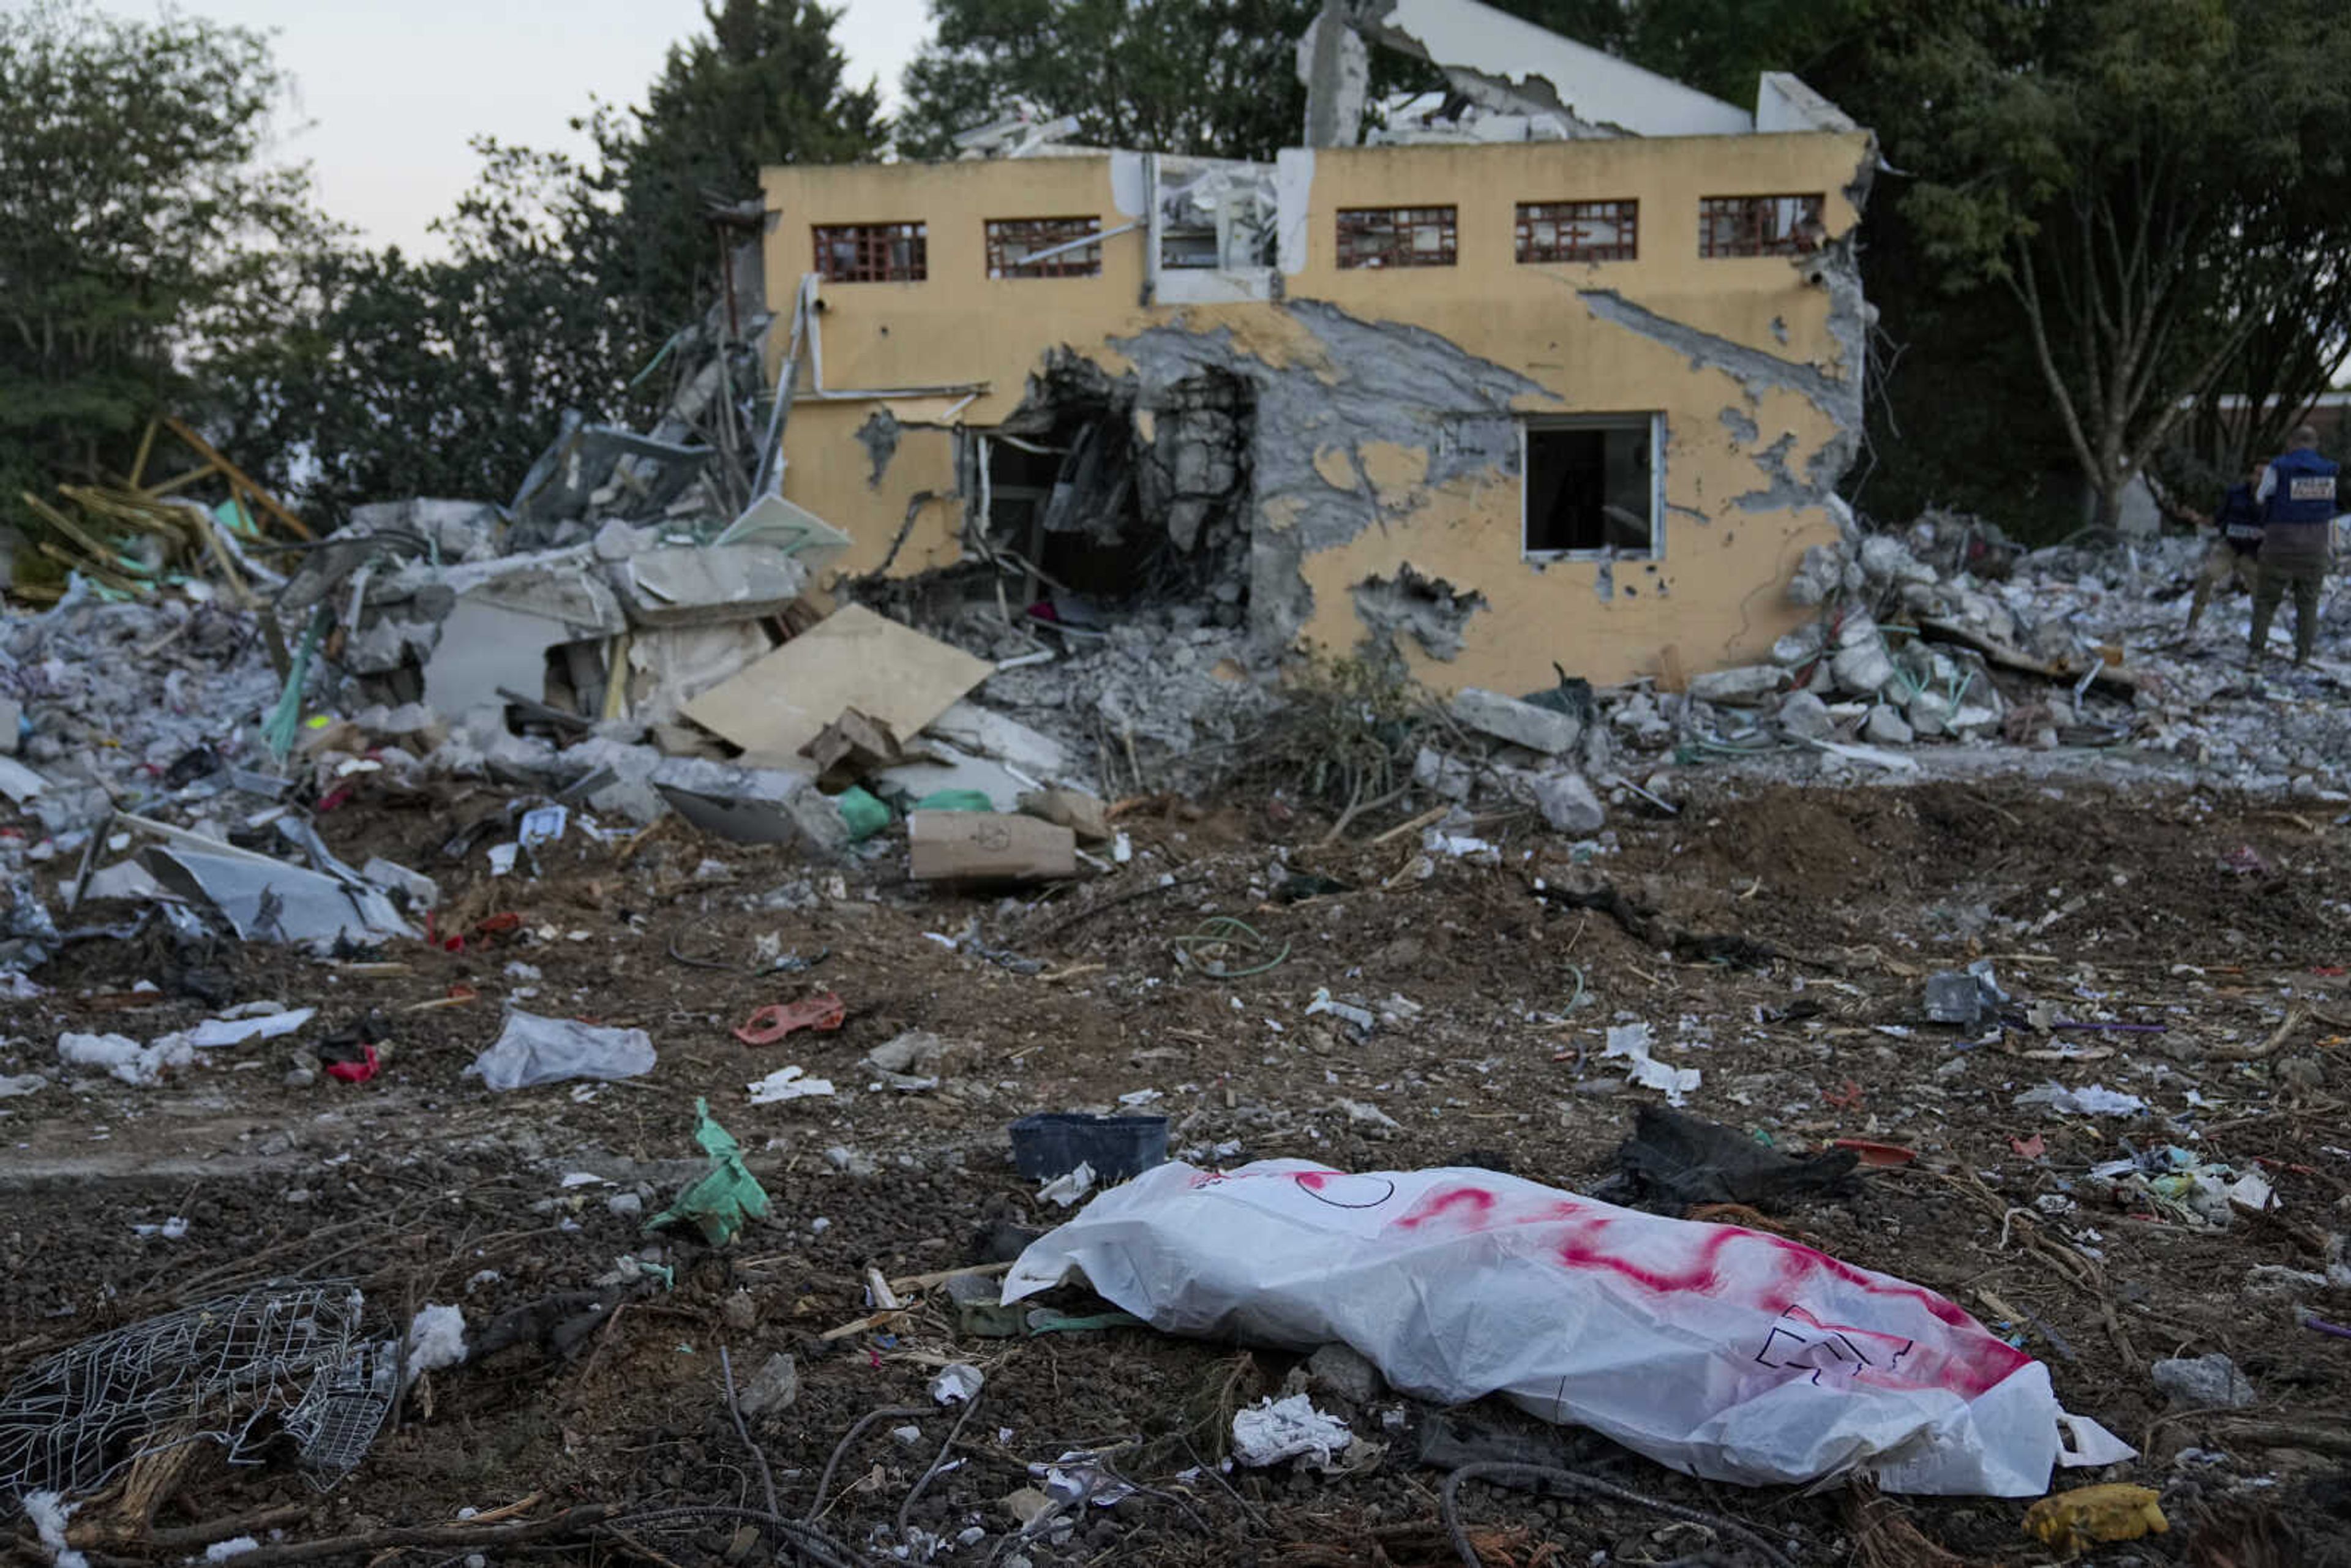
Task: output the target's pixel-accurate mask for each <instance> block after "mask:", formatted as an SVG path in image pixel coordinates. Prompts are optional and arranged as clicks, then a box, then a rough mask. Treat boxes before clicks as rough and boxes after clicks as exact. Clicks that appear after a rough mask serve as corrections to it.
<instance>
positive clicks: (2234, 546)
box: [2180, 463, 2262, 637]
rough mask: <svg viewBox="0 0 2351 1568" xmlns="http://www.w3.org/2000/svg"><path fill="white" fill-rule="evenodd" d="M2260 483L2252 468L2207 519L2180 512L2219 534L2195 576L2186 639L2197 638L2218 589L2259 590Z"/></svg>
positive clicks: (2258, 467)
mask: <svg viewBox="0 0 2351 1568" xmlns="http://www.w3.org/2000/svg"><path fill="white" fill-rule="evenodd" d="M2261 482H2262V465H2260V464H2259V463H2256V464H2253V465H2252V466H2251V467H2249V468H2247V469H2246V470H2245V482H2244V483H2243V484H2241V485H2231V486H2229V489H2228V493H2227V494H2226V495H2224V496H2222V497H2220V509H2219V510H2218V511H2216V512H2214V513H2213V514H2212V515H2211V516H2210V517H2205V516H2203V515H2201V514H2200V513H2198V512H2193V511H2189V510H2188V509H2187V508H2184V507H2183V508H2180V515H2182V516H2185V517H2189V518H2190V519H2192V520H2193V521H2195V522H2198V523H2201V524H2204V525H2205V526H2207V527H2209V528H2215V529H2218V530H2219V534H2220V537H2219V538H2215V539H2214V540H2213V541H2212V553H2211V554H2210V555H2208V556H2206V557H2205V558H2204V570H2201V571H2199V573H2197V575H2196V596H2195V597H2194V598H2193V599H2191V600H2189V603H2188V633H2187V634H2188V635H2189V636H2190V637H2193V636H2195V635H2196V627H2197V625H2198V623H2199V622H2201V621H2202V620H2203V619H2204V605H2205V603H2206V601H2209V600H2210V598H2211V597H2212V594H2213V591H2215V590H2217V589H2222V588H2226V587H2228V586H2229V585H2230V584H2231V583H2234V584H2236V585H2237V586H2238V587H2240V588H2242V589H2244V590H2246V591H2248V592H2250V591H2253V590H2254V589H2255V588H2257V587H2258V586H2259V582H2260V575H2261V565H2260V562H2259V560H2258V559H2257V557H2258V555H2259V553H2260V550H2261V548H2262V504H2261V502H2260V501H2259V500H2258V499H2256V498H2255V492H2256V491H2257V490H2258V489H2259V488H2260V486H2261Z"/></svg>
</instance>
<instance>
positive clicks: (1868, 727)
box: [1861, 703, 1917, 746]
mask: <svg viewBox="0 0 2351 1568" xmlns="http://www.w3.org/2000/svg"><path fill="white" fill-rule="evenodd" d="M1861 737H1862V738H1863V739H1864V740H1866V741H1868V742H1869V743H1870V744H1871V745H1872V746H1907V745H1909V744H1910V743H1911V742H1912V741H1913V740H1915V739H1917V736H1916V735H1914V734H1913V733H1912V732H1911V729H1910V727H1909V726H1908V725H1907V724H1905V723H1903V722H1902V716H1901V715H1899V714H1897V713H1896V712H1895V711H1894V710H1893V709H1892V708H1891V707H1888V706H1886V705H1884V704H1882V703H1881V704H1879V705H1878V706H1876V707H1874V708H1872V709H1870V710H1869V716H1868V717H1867V718H1865V719H1864V720H1863V721H1862V726H1861Z"/></svg>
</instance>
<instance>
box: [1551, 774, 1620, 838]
mask: <svg viewBox="0 0 2351 1568" xmlns="http://www.w3.org/2000/svg"><path fill="white" fill-rule="evenodd" d="M1532 789H1533V791H1534V798H1535V809H1536V810H1539V811H1541V813H1542V820H1543V821H1545V822H1547V823H1549V824H1550V825H1551V827H1552V829H1553V830H1554V831H1558V832H1562V833H1572V834H1574V835H1576V836H1577V837H1584V836H1588V835H1590V834H1593V833H1596V832H1598V831H1600V830H1601V829H1602V828H1604V827H1605V826H1607V824H1608V808H1607V807H1605V806H1604V805H1602V804H1601V803H1600V797H1599V796H1598V795H1596V794H1594V793H1593V789H1592V786H1591V785H1590V784H1589V783H1587V782H1585V781H1584V778H1583V775H1582V774H1581V773H1546V774H1543V775H1542V776H1541V777H1540V778H1538V779H1535V781H1534V783H1533V786H1532Z"/></svg>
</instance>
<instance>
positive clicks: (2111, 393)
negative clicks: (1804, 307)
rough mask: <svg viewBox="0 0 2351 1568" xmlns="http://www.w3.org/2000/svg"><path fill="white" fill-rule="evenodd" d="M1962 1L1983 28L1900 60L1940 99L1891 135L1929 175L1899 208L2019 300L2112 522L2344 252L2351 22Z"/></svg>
mask: <svg viewBox="0 0 2351 1568" xmlns="http://www.w3.org/2000/svg"><path fill="white" fill-rule="evenodd" d="M1951 15H1952V16H1954V17H1955V18H1963V19H1972V20H1973V21H1974V23H1975V25H1974V26H1968V27H1961V26H1948V27H1946V28H1945V29H1943V30H1942V34H1941V37H1939V39H1938V40H1936V41H1935V43H1934V44H1933V46H1932V47H1930V48H1928V49H1924V50H1921V51H1918V52H1917V54H1915V55H1914V56H1913V57H1911V58H1910V59H1909V60H1908V61H1907V74H1908V76H1909V78H1910V79H1911V82H1912V84H1913V88H1914V90H1915V92H1916V99H1917V102H1919V103H1920V104H1922V105H1924V106H1926V110H1925V112H1924V114H1923V115H1921V116H1920V117H1919V121H1920V122H1919V124H1918V126H1917V134H1916V135H1914V136H1913V137H1911V138H1910V139H1908V141H1907V147H1906V145H1905V144H1903V143H1895V144H1893V151H1894V155H1895V157H1896V162H1909V163H1910V164H1911V165H1912V166H1913V167H1916V168H1917V170H1918V171H1919V172H1920V173H1921V174H1922V175H1923V176H1924V178H1923V180H1922V182H1921V183H1920V184H1919V185H1918V186H1917V188H1916V189H1915V190H1914V191H1912V192H1911V193H1910V194H1909V195H1908V197H1907V200H1906V202H1905V212H1906V215H1907V217H1908V218H1909V219H1910V220H1911V221H1912V222H1913V223H1914V224H1915V225H1916V226H1917V231H1918V233H1919V235H1920V236H1921V237H1922V239H1923V240H1924V242H1925V248H1926V252H1927V254H1928V256H1929V257H1930V258H1931V259H1932V260H1934V261H1935V262H1937V263H1938V264H1939V266H1940V267H1942V269H1943V274H1944V277H1946V278H1947V279H1948V280H1949V282H1950V283H1951V284H1953V285H1954V286H1957V287H1972V286H1979V285H1980V286H1989V287H1991V288H1992V289H1994V290H1997V291H1998V292H1999V293H2000V294H2002V295H2004V296H2005V297H2006V298H2007V299H2008V300H2009V301H2010V303H2011V312H2010V319H2011V321H2012V322H2013V323H2014V327H2015V329H2016V331H2017V332H2018V333H2019V335H2020V336H2021V337H2022V340H2023V341H2024V342H2025V343H2026V344H2027V345H2028V346H2029V347H2030V349H2031V350H2032V356H2033V360H2034V363H2035V365H2036V367H2037V368H2038V370H2039V371H2040V372H2041V377H2042V380H2043V387H2044V396H2045V400H2046V404H2047V406H2048V407H2050V408H2051V410H2052V411H2053V415H2054V420H2055V423H2056V424H2057V426H2058V428H2059V429H2060V430H2061V431H2062V432H2063V433H2064V437H2065V440H2066V444H2067V446H2068V448H2069V450H2070V451H2071V454H2072V455H2073V458H2074V463H2075V464H2076V465H2077V466H2078V467H2079V469H2080V471H2081V473H2082V475H2083V476H2084V478H2085V480H2086V481H2087V483H2088V485H2089V487H2090V489H2091V491H2092V493H2093V494H2094V495H2095V497H2096V499H2097V520H2098V521H2099V522H2101V523H2111V522H2112V521H2113V520H2114V519H2115V517H2116V516H2117V514H2118V511H2119V506H2120V500H2121V497H2122V494H2123V492H2124V490H2125V488H2126V486H2128V485H2129V484H2130V482H2131V480H2132V479H2133V478H2134V477H2135V476H2137V475H2138V474H2140V473H2142V472H2144V471H2145V470H2146V469H2147V467H2148V465H2149V464H2150V463H2151V462H2152V461H2153V460H2154V459H2155V458H2156V457H2157V456H2158V454H2159V453H2160V452H2161V451H2162V450H2163V449H2164V447H2165V445H2166V443H2167V442H2168V440H2169V439H2170V437H2171V436H2172V434H2173V433H2174V431H2175V430H2176V429H2177V428H2178V427H2179V423H2180V422H2181V420H2182V418H2183V416H2184V414H2185V413H2186V412H2187V411H2188V410H2189V408H2190V407H2191V406H2193V404H2194V403H2195V402H2196V400H2197V399H2199V397H2201V396H2203V395H2204V394H2206V393H2207V392H2210V390H2211V389H2212V388H2213V387H2214V386H2215V384H2216V382H2218V380H2219V378H2220V376H2221V375H2222V373H2223V372H2224V371H2227V370H2228V369H2229V367H2230V366H2231V363H2232V361H2240V360H2241V356H2242V354H2243V353H2244V351H2245V350H2246V347H2247V345H2248V343H2249V342H2250V341H2252V340H2253V338H2254V336H2255V334H2256V333H2258V332H2260V331H2262V329H2263V328H2264V327H2265V326H2266V325H2268V324H2271V323H2273V322H2275V321H2277V320H2278V319H2280V318H2281V317H2282V316H2291V315H2294V314H2295V313H2297V312H2304V311H2305V310H2306V308H2307V307H2308V305H2309V304H2310V303H2311V301H2312V300H2313V298H2314V297H2315V295H2316V294H2317V292H2318V291H2319V290H2320V288H2321V287H2322V286H2323V284H2324V283H2325V278H2326V277H2327V276H2328V274H2329V272H2330V271H2331V269H2333V268H2335V267H2337V266H2339V258H2340V255H2341V251H2340V243H2341V242H2340V239H2339V237H2336V236H2339V235H2341V234H2342V233H2343V232H2344V231H2343V228H2342V225H2341V222H2340V219H2339V218H2338V217H2336V216H2335V214H2337V213H2339V210H2340V208H2341V203H2340V202H2339V200H2334V199H2333V198H2332V193H2333V192H2335V191H2339V190H2340V188H2341V185H2342V182H2343V178H2344V174H2345V172H2346V168H2345V152H2344V149H2343V139H2342V127H2343V125H2344V124H2345V123H2346V116H2351V29H2346V27H2344V26H2342V18H2341V8H2340V6H2339V5H2335V4H2333V3H2331V0H2069V3H2067V4H2063V5H2042V4H2026V3H2024V0H2015V3H2013V4H2006V5H1984V6H1979V7H1973V8H1959V9H1957V10H1955V11H1954V12H1953V13H1951ZM2305 193H2310V194H2315V195H2316V196H2317V198H2318V199H2316V200H2307V199H2304V195H2305ZM2320 335H2321V336H2322V337H2324V335H2325V334H2324V332H2323V330H2321V332H2320Z"/></svg>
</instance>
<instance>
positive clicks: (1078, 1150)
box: [1012, 1111, 1167, 1182]
mask: <svg viewBox="0 0 2351 1568" xmlns="http://www.w3.org/2000/svg"><path fill="white" fill-rule="evenodd" d="M1012 1162H1013V1164H1015V1165H1017V1166H1019V1167H1020V1174H1021V1175H1022V1176H1027V1177H1028V1178H1029V1180H1030V1181H1050V1180H1052V1179H1053V1178H1054V1177H1055V1176H1067V1175H1068V1174H1069V1173H1070V1172H1071V1171H1073V1170H1075V1169H1077V1168H1078V1166H1080V1165H1088V1166H1092V1167H1093V1171H1094V1178H1095V1179H1096V1180H1097V1181H1104V1182H1113V1181H1124V1180H1126V1179H1127V1178H1128V1177H1129V1176H1141V1175H1142V1174H1143V1173H1144V1171H1147V1170H1149V1169H1150V1168H1151V1167H1152V1166H1158V1165H1165V1164H1166V1163H1167V1118H1166V1117H1165V1116H1087V1115H1081V1114H1079V1113H1075V1112H1070V1111H1048V1112H1042V1113H1039V1114H1037V1115H1034V1116H1023V1117H1021V1118H1020V1120H1019V1121H1018V1122H1015V1123H1013V1124H1012Z"/></svg>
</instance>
